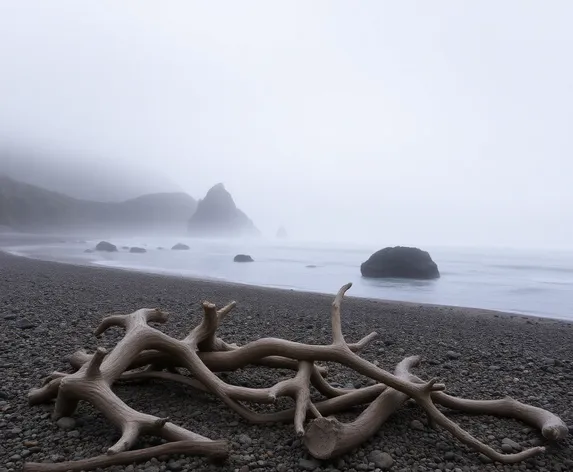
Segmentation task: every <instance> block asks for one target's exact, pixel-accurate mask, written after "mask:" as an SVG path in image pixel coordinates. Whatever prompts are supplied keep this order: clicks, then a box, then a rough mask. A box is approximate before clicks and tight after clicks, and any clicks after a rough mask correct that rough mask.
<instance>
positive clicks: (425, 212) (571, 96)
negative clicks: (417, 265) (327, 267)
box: [0, 1, 573, 249]
mask: <svg viewBox="0 0 573 472" xmlns="http://www.w3.org/2000/svg"><path fill="white" fill-rule="evenodd" d="M156 5H157V4H154V3H152V2H137V3H134V2H122V3H121V4H118V3H114V2H98V3H93V4H87V3H81V4H78V3H76V2H71V1H62V2H60V3H59V5H58V8H57V9H54V8H53V7H51V6H50V5H49V4H46V3H42V2H39V1H21V2H5V3H4V4H2V5H1V6H0V40H1V43H2V44H3V46H0V60H1V61H2V65H3V73H2V75H1V76H0V152H2V151H3V150H4V151H5V150H7V149H8V150H12V151H13V152H15V153H16V154H14V155H15V156H16V157H17V162H15V163H14V161H13V162H12V164H10V168H8V162H9V160H8V159H9V158H10V156H11V155H12V154H10V152H12V151H10V152H8V151H6V152H5V154H3V155H0V166H1V167H0V174H1V173H2V172H3V171H5V169H7V168H8V172H7V173H8V174H9V175H11V176H13V177H14V178H20V179H21V180H24V181H26V180H28V181H29V183H32V184H34V185H40V186H44V187H46V188H48V189H50V190H56V191H60V192H61V193H65V194H68V195H70V196H73V197H76V198H88V199H93V200H97V199H101V200H105V201H115V200H121V199H124V197H125V196H131V197H135V196H138V195H142V194H146V193H155V192H179V191H183V192H186V193H188V194H189V195H191V196H192V197H194V198H195V199H197V200H198V199H200V198H202V197H203V196H204V195H205V194H206V192H207V190H208V189H209V188H211V187H212V186H214V185H215V184H217V183H219V182H222V183H223V184H224V185H225V187H226V188H227V189H228V191H229V192H230V193H231V194H232V196H233V198H234V200H235V203H236V205H237V206H238V208H240V209H241V210H243V211H244V212H245V213H246V214H247V215H248V216H249V218H251V219H252V220H253V222H254V223H255V225H256V226H257V227H258V228H259V229H260V230H261V231H262V232H263V233H264V234H266V235H272V234H275V233H276V231H277V229H278V228H279V227H280V226H284V227H285V228H286V230H287V232H288V234H289V235H290V236H291V237H293V238H295V239H313V240H321V241H326V242H328V241H355V242H357V243H359V242H379V245H380V247H382V246H393V245H415V246H421V247H424V246H506V247H516V248H518V247H535V248H547V249H554V248H569V249H570V248H572V247H573V217H571V208H572V206H573V191H572V190H571V184H570V176H571V175H573V159H571V157H570V155H571V154H572V151H573V143H572V142H571V137H570V134H569V125H570V123H571V122H572V118H573V117H572V113H573V91H572V90H571V89H570V86H569V84H570V83H571V82H572V79H573V68H572V67H571V66H570V65H569V64H568V61H566V59H565V58H566V57H567V52H568V50H569V49H570V46H571V45H573V31H571V30H570V27H569V19H570V18H571V17H572V16H571V13H573V5H571V4H569V3H567V2H552V3H551V4H550V5H547V4H545V5H542V4H541V3H536V2H504V3H503V4H499V3H494V2H491V1H486V2H480V3H470V2H457V3H452V2H436V3H432V4H431V5H429V4H427V3H425V2H401V3H400V4H393V3H392V4H391V3H384V4H382V3H378V2H363V3H361V4H360V6H357V5H356V4H352V3H350V2H313V3H312V4H308V3H305V2H289V4H288V5H286V4H285V5H278V4H270V3H266V2H244V3H241V4H237V3H233V2H226V3H225V8H221V6H220V5H219V6H215V5H213V4H211V3H206V2H196V3H193V4H189V3H184V2H172V3H170V4H169V5H162V7H161V8H159V7H157V6H156ZM7 158H8V159H7ZM34 159H35V160H36V161H35V164H33V165H29V162H34ZM30 160H31V161H30ZM40 161H41V162H40ZM22 162H26V164H24V165H20V166H18V164H21V163H22ZM50 164H53V165H52V170H53V173H52V174H50V175H48V173H47V172H46V171H45V169H46V168H49V167H50ZM42 166H44V167H42Z"/></svg>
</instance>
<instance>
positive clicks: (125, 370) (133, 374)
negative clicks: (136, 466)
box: [25, 284, 568, 471]
mask: <svg viewBox="0 0 573 472" xmlns="http://www.w3.org/2000/svg"><path fill="white" fill-rule="evenodd" d="M350 286H351V284H348V285H345V286H344V287H342V288H341V289H340V291H339V292H338V294H337V296H336V298H335V300H334V302H333V304H332V310H331V322H332V336H333V342H332V344H330V345H328V346H322V345H308V344H302V343H296V342H291V341H287V340H283V339H276V338H263V339H258V340H256V341H253V342H251V343H248V344H246V345H244V346H237V345H235V344H228V343H226V342H225V341H223V340H221V339H220V338H218V337H217V336H216V331H217V329H218V327H219V325H220V324H221V322H222V321H223V320H224V318H225V317H226V316H228V314H229V313H230V312H231V310H232V309H233V308H234V307H235V305H236V304H235V302H232V303H230V304H229V305H227V306H225V307H223V308H222V309H220V310H217V309H216V307H215V305H213V304H211V303H207V302H205V303H203V312H204V317H203V320H202V321H201V323H200V324H199V325H198V326H197V327H196V328H194V329H193V330H192V331H191V332H190V333H189V335H188V336H186V337H185V338H183V339H181V340H178V339H174V338H172V337H170V336H168V335H166V334H164V333H162V332H161V331H159V330H157V329H155V328H153V327H151V326H149V323H150V322H158V323H164V322H166V321H167V314H165V313H163V312H161V311H159V310H151V309H142V310H138V311H136V312H134V313H131V314H129V315H111V316H108V317H106V318H104V319H103V320H102V322H101V323H100V325H99V326H98V328H97V329H96V331H95V334H96V336H99V335H101V334H103V333H104V332H105V331H106V330H107V329H109V328H110V327H112V326H120V327H123V328H124V329H125V335H124V337H123V338H122V339H121V341H119V342H118V344H117V345H116V346H115V348H114V349H113V350H112V351H111V352H110V353H107V352H106V351H105V350H104V349H102V348H98V349H97V351H96V352H95V353H94V354H93V355H90V354H87V353H86V352H84V351H78V352H77V353H75V354H74V355H72V356H71V358H70V363H71V364H72V366H73V367H74V368H75V369H76V371H75V372H74V373H71V374H66V373H62V372H54V373H53V374H52V375H50V376H49V377H48V378H47V379H46V380H45V382H44V384H43V386H42V387H40V388H37V389H32V390H31V391H30V393H29V396H28V398H29V402H30V403H31V404H37V403H44V402H47V401H49V400H52V399H54V398H55V399H56V404H55V409H54V413H53V415H52V416H53V418H54V419H58V418H61V417H63V416H69V415H72V414H73V413H74V411H75V409H76V407H77V404H78V402H79V401H81V400H84V401H88V402H89V403H91V404H92V405H93V406H94V407H95V408H97V409H99V410H100V411H101V412H102V413H103V414H104V415H105V416H106V418H108V420H109V421H110V422H112V423H113V424H115V425H116V426H117V427H118V428H119V429H120V430H121V432H122V435H121V438H120V439H119V441H117V442H116V444H114V445H113V446H111V447H110V448H109V449H108V454H107V455H105V456H98V457H94V458H91V459H86V460H81V461H75V462H66V463H58V464H48V463H45V464H36V463H28V464H26V466H25V470H28V471H58V470H88V469H92V468H96V467H107V466H111V465H117V464H127V463H130V462H135V461H139V460H146V459H149V458H150V457H153V456H156V455H162V454H169V453H177V454H181V453H182V454H199V455H207V456H216V457H218V458H221V457H226V455H227V454H228V445H227V443H226V441H214V440H211V439H208V438H205V437H203V436H200V435H198V434H195V433H193V432H191V431H188V430H186V429H184V428H181V427H179V426H177V425H175V424H173V423H171V422H170V421H169V419H168V418H158V417H155V416H152V415H147V414H144V413H140V412H138V411H136V410H133V409H132V408H130V407H129V406H128V405H126V404H125V403H124V402H123V401H122V400H121V399H120V398H119V397H117V396H116V395H115V393H114V392H113V391H112V390H111V385H112V384H113V383H114V382H116V381H122V380H123V381H137V380H146V379H157V380H171V381H176V382H180V383H183V384H186V385H188V386H190V387H193V388H196V389H199V390H203V391H206V392H210V393H212V394H214V395H216V396H217V397H218V398H219V399H220V400H221V401H223V402H224V403H225V404H226V405H227V406H228V407H229V408H231V409H233V410H234V411H235V412H236V413H237V414H239V415H240V416H242V417H243V418H244V419H246V420H247V421H250V422H252V423H263V422H275V421H293V422H294V428H295V432H296V434H297V435H298V436H302V437H303V442H304V444H305V445H306V447H307V448H308V450H309V452H310V453H311V454H312V455H313V456H314V457H317V458H320V459H326V458H331V457H335V456H337V455H340V454H343V453H345V452H348V451H350V450H352V449H354V448H355V447H357V446H359V445H360V444H362V443H363V442H364V441H366V440H367V439H368V438H369V437H371V436H372V435H374V434H375V433H376V431H377V430H378V429H379V428H380V427H381V426H382V424H383V423H384V422H385V421H386V419H387V418H388V417H389V416H390V415H392V414H393V413H394V412H395V411H396V410H397V409H399V408H400V406H401V405H402V404H403V403H404V402H405V401H406V400H407V399H408V398H412V399H414V400H415V401H416V402H417V403H418V404H419V405H420V406H421V407H422V408H423V409H424V410H425V412H426V414H427V415H428V418H429V420H430V421H432V423H433V424H434V425H438V426H441V427H443V428H444V429H446V430H447V431H448V432H450V434H451V435H452V436H454V437H455V438H456V439H458V440H459V441H461V442H463V443H465V444H467V445H468V446H470V447H472V448H473V449H475V450H476V451H478V452H481V453H483V454H485V455H486V456H488V457H489V458H491V459H493V460H495V461H499V462H501V463H505V464H509V463H514V462H519V461H522V460H524V459H526V458H528V457H532V456H534V455H536V454H539V453H541V452H543V451H544V448H542V447H534V448H530V449H526V450H523V451H521V452H519V453H516V454H501V453H499V452H497V451H495V450H494V449H492V448H490V447H489V446H487V445H486V444H483V443H482V442H480V441H479V440H477V439H476V438H474V437H472V436H471V435H470V434H469V433H468V432H466V431H465V430H463V429H462V428H461V427H460V426H459V425H457V424H456V423H455V422H453V421H452V420H450V419H449V418H448V417H447V416H445V415H444V414H443V413H442V412H441V411H440V410H439V409H438V408H437V407H436V404H440V405H443V406H446V407H448V408H451V409H456V410H461V411H465V412H469V413H478V414H492V415H500V416H508V417H512V418H516V419H519V420H521V421H524V422H526V423H529V424H531V425H533V426H535V427H536V428H539V429H540V430H541V431H542V434H543V435H544V436H545V437H546V438H547V439H550V440H557V439H561V438H563V437H565V436H566V435H567V434H568V429H567V427H566V425H565V424H564V423H563V421H561V420H560V419H559V418H558V417H557V416H555V415H553V414H552V413H550V412H548V411H546V410H543V409H541V408H536V407H533V406H529V405H525V404H523V403H520V402H518V401H516V400H513V399H510V398H506V399H502V400H467V399H462V398H456V397H452V396H449V395H447V394H445V393H444V392H443V390H444V389H445V386H444V385H443V384H440V383H438V382H437V380H436V379H431V380H430V381H423V380H421V379H419V378H418V377H416V376H415V375H414V374H412V373H411V372H410V369H411V368H412V367H414V366H416V365H417V364H418V362H419V358H418V357H409V358H406V359H404V360H403V361H402V362H400V364H398V366H397V367H396V370H395V372H394V374H391V373H390V372H387V371H386V370H384V369H381V368H380V367H378V366H376V365H374V364H372V363H371V362H368V361H366V360H365V359H363V358H361V357H360V356H359V355H358V354H357V352H359V351H360V350H362V349H363V348H365V347H366V346H367V344H368V343H369V342H370V341H371V340H372V339H374V338H375V337H376V333H371V334H369V335H368V336H366V337H365V338H363V339H362V340H360V341H359V342H358V343H355V344H348V343H346V341H345V339H344V336H343V335H342V330H341V322H340V304H341V301H342V298H343V296H344V294H345V292H346V291H347V290H348V289H349V288H350ZM316 362H337V363H339V364H342V365H344V366H346V367H349V368H351V369H353V370H355V371H356V372H358V373H360V374H362V375H365V376H367V377H370V378H371V379H374V380H376V381H377V382H379V383H377V384H375V385H373V386H370V387H366V388H362V389H340V388H335V387H333V386H332V385H330V384H329V383H328V382H327V380H326V379H325V378H324V374H325V373H326V371H325V369H324V368H323V367H320V366H317V365H316ZM254 365H266V366H268V367H276V368H280V369H290V370H296V372H297V373H296V375H295V376H294V377H292V378H290V379H287V380H282V381H280V382H278V383H277V384H275V385H273V386H271V387H268V388H248V387H243V386H236V385H230V384H228V383H226V382H225V381H223V380H222V379H221V378H219V377H218V376H217V375H215V373H214V372H220V371H230V370H236V369H240V368H245V367H248V366H254ZM144 366H146V369H145V370H143V371H138V370H134V369H137V368H139V367H144ZM178 367H183V368H185V369H187V370H188V371H189V372H190V373H191V375H192V377H189V376H186V375H182V374H181V373H180V372H179V371H178ZM164 369H167V370H168V371H167V372H166V371H164ZM311 386H313V387H315V388H316V390H317V391H318V392H319V393H320V394H321V395H322V396H323V397H326V398H325V399H324V400H321V401H316V402H314V401H312V397H311V391H310V387H311ZM281 396H288V397H291V398H293V399H294V401H295V407H294V408H291V409H287V410H283V411H278V412H271V413H259V412H256V411H254V410H252V409H250V408H249V407H248V406H246V405H244V404H243V403H244V402H256V403H273V402H275V400H276V399H277V398H278V397H281ZM361 404H369V405H368V406H367V408H366V409H365V410H364V411H363V412H362V414H360V415H359V416H358V418H357V419H356V420H355V421H353V422H350V423H341V422H339V421H338V420H336V419H335V418H332V417H325V416H326V415H331V414H334V413H338V412H341V411H345V410H348V409H349V408H351V407H354V406H356V405H361ZM307 418H311V421H310V422H309V423H307V425H306V428H305V421H306V420H307ZM312 418H314V419H312ZM143 434H151V435H155V436H159V437H162V438H164V439H165V440H167V441H170V442H168V443H167V444H164V445H162V446H156V447H153V448H148V449H143V450H135V451H130V449H131V448H132V447H133V446H134V445H135V443H136V442H137V440H138V439H139V437H140V436H141V435H143Z"/></svg>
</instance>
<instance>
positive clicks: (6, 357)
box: [0, 253, 573, 472]
mask: <svg viewBox="0 0 573 472" xmlns="http://www.w3.org/2000/svg"><path fill="white" fill-rule="evenodd" d="M345 282H346V281H344V280H341V281H340V285H342V284H343V283H345ZM337 289H338V287H333V288H332V290H333V291H335V290H337ZM349 295H350V297H349V299H348V300H346V301H345V302H344V304H343V320H342V323H343V331H344V333H345V335H346V337H347V339H348V340H350V341H356V340H358V339H359V338H361V337H363V336H365V335H366V334H368V333H369V332H371V331H377V332H378V333H379V334H380V336H379V337H378V339H376V340H375V341H374V342H373V343H372V344H371V345H370V346H369V348H368V349H366V351H364V353H363V357H365V358H366V359H368V360H371V361H378V362H379V363H380V365H382V366H384V367H385V368H387V369H389V370H391V369H393V367H394V366H395V365H396V364H397V363H398V362H399V361H400V360H402V359H403V358H404V357H405V356H408V355H414V354H419V355H421V356H422V357H423V358H424V360H425V362H424V363H423V364H422V365H421V366H420V367H419V368H417V369H416V373H418V375H420V376H421V377H423V378H430V377H438V378H440V379H441V380H442V381H444V382H445V384H446V387H447V391H448V392H449V393H451V394H453V395H459V396H463V397H467V398H483V399H489V398H501V397H503V396H505V395H510V396H512V397H514V398H516V399H518V400H521V401H523V402H526V403H529V404H532V405H535V406H540V407H543V408H546V409H548V410H550V411H552V412H553V413H556V414H557V415H559V416H560V417H561V418H562V419H563V420H564V421H565V422H566V423H567V424H570V425H571V424H573V406H572V402H573V324H571V323H567V322H564V321H559V320H551V319H541V318H532V317H523V316H519V315H511V314H502V313H496V312H488V311H483V310H473V309H463V308H454V307H437V306H429V305H418V304H413V303H407V304H406V303H399V302H384V301H375V300H364V299H353V298H352V297H351V295H352V293H351V292H349ZM205 299H208V300H210V301H213V302H215V303H217V304H219V305H222V304H225V303H227V302H229V301H231V300H237V302H238V307H237V309H236V310H235V311H234V312H233V314H232V316H230V317H229V318H228V319H227V320H226V321H225V323H224V324H223V326H222V327H221V330H220V332H221V335H222V337H223V338H224V339H225V340H226V341H227V342H237V343H239V344H244V343H246V342H248V341H251V340H254V339H257V338H259V337H267V336H273V337H282V338H285V339H289V340H293V341H301V342H306V343H315V344H318V343H321V344H324V343H329V342H330V340H331V339H330V326H329V306H330V303H331V301H332V297H331V296H324V295H317V294H307V293H300V292H293V291H280V290H272V289H264V288H256V287H247V286H240V285H232V284H219V283H213V282H202V281H195V280H188V279H180V278H175V277H165V276H157V275H147V274H141V273H130V272H126V271H121V270H112V269H103V268H96V267H79V266H72V265H65V264H59V263H54V262H44V261H37V260H31V259H25V258H20V257H14V256H10V255H7V254H4V253H0V358H1V360H0V374H1V375H2V380H3V381H2V383H1V384H0V471H2V472H4V470H20V469H21V466H22V464H23V461H25V460H26V461H34V462H42V461H61V460H72V459H80V458H86V457H90V456H94V455H98V454H101V453H102V451H105V450H106V448H107V447H109V446H110V445H111V444H112V443H113V442H115V440H117V438H118V431H116V430H115V428H114V427H113V426H111V425H110V424H109V423H108V422H107V421H106V420H105V418H104V417H103V416H102V415H101V414H100V413H99V412H98V411H96V410H94V409H93V408H92V407H91V406H89V405H86V404H82V405H81V406H80V408H79V409H78V411H77V413H76V415H75V416H74V420H73V421H63V422H62V421H60V422H59V423H54V422H53V421H51V419H50V412H51V410H52V408H53V407H52V406H50V405H46V406H39V407H31V406H29V405H28V404H27V398H26V395H27V392H28V390H29V389H30V388H31V387H35V386H39V385H40V383H41V380H42V378H43V377H45V376H46V375H47V374H49V373H50V372H52V371H54V370H67V365H66V356H68V355H70V354H71V353H73V352H74V351H76V350H77V349H80V348H86V349H88V350H90V351H93V350H94V349H95V348H96V347H97V346H99V345H103V346H105V347H112V346H113V345H114V343H116V342H117V341H118V339H120V333H119V332H117V331H115V330H114V331H113V333H111V334H106V335H105V336H104V337H103V338H101V339H99V340H98V339H96V338H95V337H94V336H93V334H92V333H93V329H94V328H95V326H97V324H98V323H99V321H100V319H101V317H102V316H103V315H105V314H107V313H110V312H131V311H134V310H136V309H138V308H143V307H148V308H153V307H160V308H162V309H165V310H166V311H168V312H170V313H171V319H170V321H169V323H167V325H165V326H164V327H162V328H161V329H162V330H165V331H166V332H168V333H169V334H172V335H182V334H183V333H185V332H186V331H188V330H189V329H190V328H191V327H193V326H195V325H196V323H197V321H198V320H199V318H200V313H201V307H200V302H201V301H203V300H205ZM284 374H285V373H284V372H279V371H274V370H269V369H263V368H261V369H246V370H243V371H239V372H234V373H230V374H228V375H227V377H226V378H227V380H228V381H229V382H231V383H236V384H239V385H249V386H252V387H262V386H269V385H272V384H273V383H275V382H276V380H277V379H278V378H279V377H281V376H283V375H284ZM329 379H330V380H331V381H332V382H335V383H338V384H340V385H343V386H344V385H347V384H352V385H353V386H355V387H360V386H365V385H367V384H368V382H369V381H368V380H367V379H364V378H361V377H360V376H358V375H356V374H354V373H352V372H348V371H346V370H343V369H331V371H330V373H329ZM115 389H116V391H117V392H118V394H119V395H120V396H121V398H123V399H124V400H125V401H126V402H127V403H128V404H129V405H130V406H132V407H133V408H135V409H138V410H141V411H144V412H148V413H152V414H156V415H159V416H169V417H171V418H172V419H173V421H174V422H176V423H178V424H181V425H182V426H184V427H186V428H189V429H191V430H193V431H195V432H197V433H199V434H202V435H204V436H207V437H210V438H213V439H228V440H229V441H231V456H230V458H229V460H228V461H227V462H226V463H224V464H218V465H213V464H209V463H208V462H207V461H205V460H203V459H200V458H193V457H190V458H166V460H165V461H161V460H152V461H150V462H148V463H145V464H139V465H137V466H135V468H134V469H132V468H131V467H127V468H126V467H116V468H115V470H142V471H148V472H157V471H162V470H175V471H177V470H198V471H199V470H220V471H240V472H253V471H256V470H261V471H263V470H264V471H267V470H269V471H270V470H278V471H285V472H286V471H289V470H292V471H295V470H317V471H319V470H341V471H342V470H349V471H352V470H355V471H360V470H382V469H384V468H386V467H387V466H389V467H390V470H394V471H420V472H421V471H436V470H440V471H456V472H459V471H473V470H480V471H481V470H484V471H488V470H490V471H493V470H532V471H533V470H535V471H560V470H561V471H565V470H573V449H572V447H571V446H572V442H573V441H572V440H571V439H570V438H569V439H567V440H566V441H563V442H561V443H558V444H546V442H545V440H544V439H543V438H542V437H541V436H540V434H539V433H538V432H536V431H532V430H531V428H529V427H527V425H524V424H521V423H518V422H516V421H513V420H508V419H499V418H494V417H472V416H470V415H464V414H458V413H455V414H452V415H453V416H454V417H455V420H456V421H458V422H459V424H460V425H461V426H462V427H464V428H466V429H467V430H468V431H469V432H471V433H472V434H473V435H475V436H476V437H478V438H479V439H481V440H483V441H484V442H486V443H488V444H490V445H492V446H493V447H495V448H496V449H498V450H506V449H507V450H509V449H511V450H515V449H516V448H519V447H528V446H531V445H537V444H543V445H547V451H546V453H545V454H543V455H541V456H538V457H536V458H533V459H530V460H528V461H526V462H524V463H521V464H516V465H513V466H501V465H499V464H497V465H496V464H491V463H488V462H487V461H483V460H482V459H483V458H480V456H479V455H478V454H476V453H474V452H472V451H469V450H468V449H467V448H466V447H465V446H463V445H461V444H460V443H459V442H457V441H455V440H453V439H452V438H451V437H450V436H449V435H448V434H447V433H445V432H443V431H440V430H434V429H431V428H430V427H429V426H428V425H427V421H426V418H425V415H424V413H423V412H422V411H421V410H420V409H419V408H418V407H417V406H416V405H407V406H405V407H404V408H402V409H401V410H399V411H398V412H397V413H396V414H395V415H394V416H392V417H391V418H390V420H389V421H388V422H387V423H386V424H385V425H384V426H383V427H382V428H381V429H380V431H379V432H378V434H377V435H376V436H375V437H374V438H372V439H371V440H370V441H369V442H367V443H366V444H364V445H363V446H362V447H361V448H360V449H358V450H355V451H354V452H352V453H350V454H347V455H345V456H343V457H342V458H340V459H335V460H332V461H326V462H319V461H316V460H314V459H312V458H310V457H309V456H308V454H307V453H306V451H305V449H304V446H303V445H301V441H300V440H299V439H297V438H296V435H295V434H294V430H293V426H292V424H273V425H251V424H249V423H247V422H246V421H244V420H242V419H241V418H239V417H238V416H237V415H236V414H235V413H234V412H232V411H231V410H230V409H228V408H227V407H225V406H224V405H223V404H222V403H221V402H220V401H219V400H217V399H216V398H215V397H214V396H212V395H208V394H203V393H198V392H195V391H191V390H190V389H189V388H184V387H183V386H180V385H175V384H167V383H166V382H165V383H164V382H152V383H149V384H145V385H143V386H138V387H135V386H133V385H118V386H116V387H115ZM352 416H353V415H352V414H348V415H341V418H342V419H350V418H352ZM149 440H150V442H149V444H156V442H153V441H154V440H153V439H152V438H149ZM108 470H112V469H108Z"/></svg>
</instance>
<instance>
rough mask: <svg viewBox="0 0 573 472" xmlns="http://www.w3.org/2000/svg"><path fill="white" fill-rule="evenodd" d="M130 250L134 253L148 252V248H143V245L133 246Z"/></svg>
mask: <svg viewBox="0 0 573 472" xmlns="http://www.w3.org/2000/svg"><path fill="white" fill-rule="evenodd" d="M129 252H131V253H132V254H143V253H144V252H147V249H143V248H142V247H132V248H130V249H129Z"/></svg>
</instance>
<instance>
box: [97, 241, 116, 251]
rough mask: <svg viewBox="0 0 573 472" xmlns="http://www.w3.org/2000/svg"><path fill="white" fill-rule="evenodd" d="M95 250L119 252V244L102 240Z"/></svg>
mask: <svg viewBox="0 0 573 472" xmlns="http://www.w3.org/2000/svg"><path fill="white" fill-rule="evenodd" d="M95 250H96V251H105V252H117V246H116V245H115V244H111V243H108V242H107V241H101V242H99V243H97V246H96V247H95Z"/></svg>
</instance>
